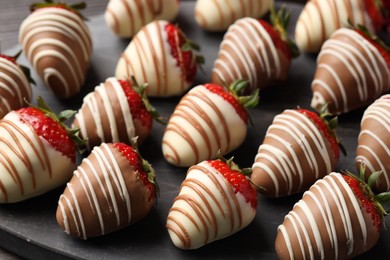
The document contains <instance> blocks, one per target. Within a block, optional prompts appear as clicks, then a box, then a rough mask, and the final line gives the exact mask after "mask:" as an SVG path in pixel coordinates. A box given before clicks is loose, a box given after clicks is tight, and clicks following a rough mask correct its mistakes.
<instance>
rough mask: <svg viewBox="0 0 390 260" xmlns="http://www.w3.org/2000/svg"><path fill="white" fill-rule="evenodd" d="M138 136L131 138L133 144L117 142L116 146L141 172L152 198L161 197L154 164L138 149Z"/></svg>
mask: <svg viewBox="0 0 390 260" xmlns="http://www.w3.org/2000/svg"><path fill="white" fill-rule="evenodd" d="M137 139H138V137H134V138H132V140H131V146H129V145H127V144H125V143H115V144H114V147H115V148H117V149H118V150H119V151H120V152H121V153H122V155H123V156H125V157H126V158H127V160H128V161H129V163H130V164H131V165H132V166H133V167H134V170H135V171H136V172H138V173H140V178H141V180H142V182H143V184H144V185H145V186H146V187H148V189H149V190H150V192H151V193H150V194H151V195H150V197H149V200H150V199H154V198H156V197H159V195H160V189H159V186H158V184H157V180H156V173H155V171H154V169H153V167H152V165H151V164H150V163H149V162H148V161H147V160H145V159H144V158H142V156H141V154H140V152H139V149H138V142H137Z"/></svg>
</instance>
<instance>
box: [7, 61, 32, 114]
mask: <svg viewBox="0 0 390 260" xmlns="http://www.w3.org/2000/svg"><path fill="white" fill-rule="evenodd" d="M31 96H32V91H31V86H30V83H29V82H28V79H27V78H26V75H25V74H24V73H23V71H22V70H21V69H20V67H19V66H18V65H16V64H14V63H13V62H11V61H9V60H7V59H4V58H0V119H1V118H3V117H4V116H5V115H6V114H7V113H8V112H10V111H11V110H16V109H19V108H22V107H24V106H25V105H26V103H25V99H26V100H27V101H29V102H30V101H31Z"/></svg>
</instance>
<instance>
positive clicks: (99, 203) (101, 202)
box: [56, 143, 158, 239]
mask: <svg viewBox="0 0 390 260" xmlns="http://www.w3.org/2000/svg"><path fill="white" fill-rule="evenodd" d="M157 192H158V190H157V184H156V175H155V172H154V170H153V168H152V167H151V165H150V164H149V163H148V162H147V161H146V160H144V159H143V158H142V157H141V156H140V154H139V153H138V151H137V150H136V149H135V148H133V147H131V146H128V145H126V144H124V143H108V144H106V143H103V144H101V145H100V146H96V147H95V148H94V149H93V150H92V152H91V154H90V155H89V156H88V157H87V158H85V159H84V160H83V161H82V163H81V165H80V166H79V167H78V168H77V170H76V171H75V172H74V174H73V177H72V179H71V180H70V181H69V182H68V184H67V186H66V188H65V190H64V192H63V194H62V195H61V196H60V199H59V201H58V208H57V214H56V215H57V221H58V224H59V225H60V226H61V227H62V229H64V231H65V232H66V233H67V234H69V235H72V236H75V237H78V238H82V239H87V238H89V237H95V236H101V235H104V234H107V233H110V232H113V231H116V230H118V229H121V228H124V227H126V226H128V225H131V224H133V223H135V222H137V221H139V220H141V219H143V218H144V217H145V216H146V215H147V214H148V213H149V211H150V209H151V208H152V206H153V204H155V202H156V198H157Z"/></svg>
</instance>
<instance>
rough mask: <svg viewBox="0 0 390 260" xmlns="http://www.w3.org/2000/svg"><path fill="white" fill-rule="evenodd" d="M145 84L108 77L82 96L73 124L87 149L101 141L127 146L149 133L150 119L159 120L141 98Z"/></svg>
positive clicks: (145, 99)
mask: <svg viewBox="0 0 390 260" xmlns="http://www.w3.org/2000/svg"><path fill="white" fill-rule="evenodd" d="M146 87H147V85H146V84H144V85H138V83H137V82H135V79H134V78H133V82H132V81H130V80H118V79H116V78H113V77H111V78H108V79H106V81H105V82H104V83H101V84H100V85H99V86H97V87H96V88H95V90H94V91H93V92H91V93H89V94H88V95H87V96H85V97H84V101H83V105H82V107H81V108H80V110H79V111H78V112H77V114H76V116H75V120H74V122H73V125H74V126H75V127H77V128H80V136H81V137H82V138H84V139H86V140H87V143H86V145H87V149H88V150H91V149H93V147H94V146H98V145H100V144H101V143H103V142H106V143H107V142H108V143H111V142H124V143H127V144H130V143H131V139H132V138H133V137H135V136H138V137H139V143H142V142H143V141H144V140H145V139H146V138H147V137H148V136H149V134H150V131H151V129H152V125H153V118H156V119H157V120H159V121H160V117H159V115H158V113H157V112H156V110H155V109H154V108H153V107H152V106H151V105H150V103H149V101H148V98H147V97H146V95H145V92H144V91H145V88H146Z"/></svg>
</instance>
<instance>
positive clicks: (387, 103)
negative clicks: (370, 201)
mask: <svg viewBox="0 0 390 260" xmlns="http://www.w3.org/2000/svg"><path fill="white" fill-rule="evenodd" d="M389 132H390V95H389V94H387V95H383V96H382V97H380V98H379V99H377V100H376V101H375V102H374V103H373V104H371V105H370V106H369V107H368V108H367V109H366V111H365V112H364V114H363V118H362V120H361V124H360V134H359V139H358V147H357V151H356V164H357V167H358V168H360V165H361V164H362V163H363V164H364V165H366V166H367V169H366V171H365V174H366V179H368V177H369V176H370V175H371V174H373V173H374V172H376V171H382V174H381V175H380V176H379V178H378V180H377V182H376V183H375V184H374V188H375V190H376V191H380V192H384V191H390V149H389V147H390V138H389Z"/></svg>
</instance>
